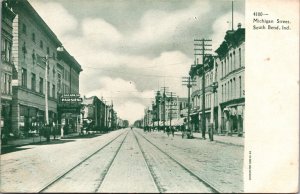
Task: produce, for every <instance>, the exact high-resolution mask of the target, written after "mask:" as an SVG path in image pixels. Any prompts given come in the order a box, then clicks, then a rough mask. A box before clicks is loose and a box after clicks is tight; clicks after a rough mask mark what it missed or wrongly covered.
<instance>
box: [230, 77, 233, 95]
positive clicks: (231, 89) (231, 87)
mask: <svg viewBox="0 0 300 194" xmlns="http://www.w3.org/2000/svg"><path fill="white" fill-rule="evenodd" d="M230 99H233V85H232V79H231V80H230Z"/></svg>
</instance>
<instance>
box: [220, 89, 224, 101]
mask: <svg viewBox="0 0 300 194" xmlns="http://www.w3.org/2000/svg"><path fill="white" fill-rule="evenodd" d="M221 99H222V102H223V101H224V88H223V85H222V98H221Z"/></svg>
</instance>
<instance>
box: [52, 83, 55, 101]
mask: <svg viewBox="0 0 300 194" xmlns="http://www.w3.org/2000/svg"><path fill="white" fill-rule="evenodd" d="M52 97H53V98H55V85H54V84H53V85H52Z"/></svg>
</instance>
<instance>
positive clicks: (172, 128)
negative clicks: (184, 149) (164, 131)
mask: <svg viewBox="0 0 300 194" xmlns="http://www.w3.org/2000/svg"><path fill="white" fill-rule="evenodd" d="M171 130H172V135H173V137H174V133H175V128H174V127H171Z"/></svg>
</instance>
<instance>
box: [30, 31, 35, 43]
mask: <svg viewBox="0 0 300 194" xmlns="http://www.w3.org/2000/svg"><path fill="white" fill-rule="evenodd" d="M31 39H32V41H33V42H35V33H32V34H31Z"/></svg>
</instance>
